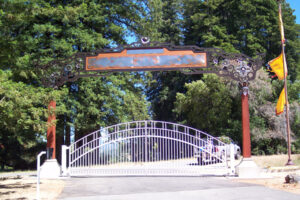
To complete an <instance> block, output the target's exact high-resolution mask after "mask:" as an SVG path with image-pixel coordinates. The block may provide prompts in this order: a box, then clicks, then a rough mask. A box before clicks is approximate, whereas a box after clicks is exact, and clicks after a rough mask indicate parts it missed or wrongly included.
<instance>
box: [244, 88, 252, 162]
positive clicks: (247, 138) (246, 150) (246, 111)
mask: <svg viewBox="0 0 300 200" xmlns="http://www.w3.org/2000/svg"><path fill="white" fill-rule="evenodd" d="M242 129H243V157H244V158H250V157H251V139H250V121H249V104H248V87H247V85H246V84H244V85H243V91H242Z"/></svg>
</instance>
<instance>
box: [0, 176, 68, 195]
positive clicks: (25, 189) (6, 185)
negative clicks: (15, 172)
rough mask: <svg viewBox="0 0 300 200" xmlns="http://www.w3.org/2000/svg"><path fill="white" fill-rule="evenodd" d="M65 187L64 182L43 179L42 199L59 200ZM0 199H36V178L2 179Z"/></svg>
mask: <svg viewBox="0 0 300 200" xmlns="http://www.w3.org/2000/svg"><path fill="white" fill-rule="evenodd" d="M64 185H65V182H64V181H62V180H50V179H41V183H40V199H49V200H50V199H51V200H53V199H57V197H58V196H59V194H60V193H61V192H62V190H63V188H64ZM0 199H3V200H4V199H5V200H12V199H18V200H25V199H36V178H34V177H26V176H25V177H21V176H17V177H9V178H0Z"/></svg>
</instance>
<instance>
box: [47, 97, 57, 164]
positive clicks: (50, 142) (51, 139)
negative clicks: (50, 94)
mask: <svg viewBox="0 0 300 200" xmlns="http://www.w3.org/2000/svg"><path fill="white" fill-rule="evenodd" d="M55 109H56V102H55V101H54V100H52V101H50V103H49V105H48V112H49V116H48V128H47V148H50V149H51V150H52V159H55V158H56V156H55V154H56V142H55V140H56V125H55V120H56V116H55ZM51 150H50V151H51Z"/></svg>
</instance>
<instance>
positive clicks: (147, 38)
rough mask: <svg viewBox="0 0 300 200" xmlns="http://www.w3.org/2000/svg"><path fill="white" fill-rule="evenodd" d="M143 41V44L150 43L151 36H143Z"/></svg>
mask: <svg viewBox="0 0 300 200" xmlns="http://www.w3.org/2000/svg"><path fill="white" fill-rule="evenodd" d="M141 42H142V44H148V43H149V42H150V38H149V37H142V38H141Z"/></svg>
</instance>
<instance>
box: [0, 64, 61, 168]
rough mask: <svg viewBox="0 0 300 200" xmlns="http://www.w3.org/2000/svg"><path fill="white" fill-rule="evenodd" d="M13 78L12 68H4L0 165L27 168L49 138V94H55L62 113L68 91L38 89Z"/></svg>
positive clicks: (0, 96) (1, 75) (0, 73)
mask: <svg viewBox="0 0 300 200" xmlns="http://www.w3.org/2000/svg"><path fill="white" fill-rule="evenodd" d="M12 78H13V76H12V72H11V71H3V70H0V82H1V85H0V99H1V101H0V118H1V121H0V157H1V159H0V164H1V166H2V167H4V165H7V166H13V167H15V168H27V167H28V165H30V164H31V165H32V162H33V161H34V158H35V156H36V155H35V153H36V150H37V149H41V144H43V143H44V141H45V130H46V128H47V124H46V119H47V108H46V106H45V105H47V103H48V102H49V100H50V99H49V97H53V98H54V97H55V100H56V101H57V102H58V105H57V113H62V112H64V111H65V107H64V105H63V104H61V98H62V96H63V95H65V94H66V91H65V90H61V91H52V90H46V89H43V88H36V87H34V86H32V85H27V84H24V83H22V82H14V81H13V80H12ZM33 164H34V163H33Z"/></svg>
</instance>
